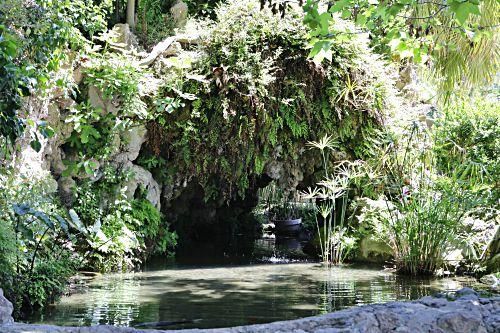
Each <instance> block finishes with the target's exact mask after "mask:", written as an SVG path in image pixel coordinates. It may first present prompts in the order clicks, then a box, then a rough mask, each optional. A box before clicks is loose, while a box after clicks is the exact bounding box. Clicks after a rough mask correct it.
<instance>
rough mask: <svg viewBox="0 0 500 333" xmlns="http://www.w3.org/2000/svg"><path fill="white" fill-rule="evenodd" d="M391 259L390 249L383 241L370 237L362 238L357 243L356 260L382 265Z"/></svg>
mask: <svg viewBox="0 0 500 333" xmlns="http://www.w3.org/2000/svg"><path fill="white" fill-rule="evenodd" d="M391 258H392V249H391V247H390V246H389V245H388V244H387V243H386V242H384V241H382V240H378V239H374V238H373V237H372V236H368V237H365V238H363V239H362V240H361V241H360V242H359V255H358V256H357V257H356V260H359V261H366V262H378V263H383V262H386V261H388V260H389V259H391Z"/></svg>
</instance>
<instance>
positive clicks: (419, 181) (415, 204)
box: [385, 123, 479, 275]
mask: <svg viewBox="0 0 500 333" xmlns="http://www.w3.org/2000/svg"><path fill="white" fill-rule="evenodd" d="M432 146H433V137H432V135H431V133H430V131H429V130H428V128H427V127H425V126H422V125H420V124H418V123H414V124H413V125H412V126H411V128H409V130H408V131H407V132H406V133H405V134H404V135H403V136H402V138H401V139H400V140H399V142H395V143H394V144H393V145H391V146H389V147H388V148H387V150H386V154H387V155H389V158H388V160H389V161H391V163H389V164H388V172H387V179H386V181H387V184H390V188H389V189H387V192H388V198H387V201H386V203H387V208H388V210H389V212H390V214H389V216H388V218H386V219H385V224H386V230H387V234H388V240H389V244H390V246H391V247H392V249H393V251H394V257H395V260H396V264H397V267H398V269H399V271H401V272H403V273H408V274H412V275H417V274H432V273H434V272H435V271H436V269H438V268H440V267H442V266H443V265H445V264H446V262H445V257H446V254H447V253H448V252H450V251H451V250H452V249H456V248H457V247H459V245H460V244H459V243H460V241H461V239H462V238H461V237H460V236H461V232H462V230H463V227H462V220H463V217H464V216H465V215H466V214H468V213H469V212H470V211H471V210H472V209H473V208H474V207H477V206H478V204H479V201H478V196H477V193H475V192H473V191H470V190H468V189H466V188H464V187H463V186H461V184H460V182H458V179H457V177H456V175H455V174H451V175H450V176H446V175H444V174H442V173H440V172H439V170H437V169H436V155H435V152H434V151H433V149H432Z"/></svg>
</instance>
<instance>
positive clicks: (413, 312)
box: [0, 288, 500, 333]
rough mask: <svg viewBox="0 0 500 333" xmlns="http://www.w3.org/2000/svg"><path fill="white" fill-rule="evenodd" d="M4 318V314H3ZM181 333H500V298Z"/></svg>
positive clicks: (85, 331) (38, 328)
mask: <svg viewBox="0 0 500 333" xmlns="http://www.w3.org/2000/svg"><path fill="white" fill-rule="evenodd" d="M1 304H2V303H1V299H0V305H1ZM0 313H2V311H1V309H0ZM0 323H1V321H0ZM0 332H2V333H20V332H47V333H52V332H54V333H55V332H61V333H63V332H64V333H67V332H68V333H69V332H72V333H94V332H95V333H97V332H99V333H139V332H144V333H145V332H151V333H154V332H158V333H159V332H179V331H158V330H157V331H155V330H137V329H133V328H123V327H122V328H120V327H114V326H93V327H57V326H49V325H28V324H20V323H16V324H7V325H3V326H1V325H0ZM182 332H186V333H194V332H207V333H222V332H227V333H253V332H255V333H257V332H259V333H277V332H283V333H284V332H296V333H299V332H300V333H305V332H318V333H319V332H325V333H326V332H330V333H335V332H338V333H340V332H345V333H347V332H350V333H382V332H408V333H424V332H428V333H431V332H432V333H494V332H500V296H495V297H491V298H482V297H480V296H479V295H478V294H477V293H476V292H475V291H473V290H471V289H468V288H464V289H462V290H460V291H458V292H456V293H455V294H454V295H453V296H449V297H448V298H446V297H444V296H443V295H437V296H436V297H430V296H427V297H423V298H421V299H419V300H417V301H412V302H390V303H386V304H372V305H365V306H361V307H355V308H351V309H347V310H343V311H338V312H333V313H329V314H326V315H322V316H317V317H309V318H303V319H298V320H290V321H280V322H275V323H271V324H261V325H250V326H240V327H232V328H221V329H207V330H203V329H191V330H183V331H182Z"/></svg>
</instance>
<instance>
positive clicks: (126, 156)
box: [113, 125, 147, 164]
mask: <svg viewBox="0 0 500 333" xmlns="http://www.w3.org/2000/svg"><path fill="white" fill-rule="evenodd" d="M146 134H147V129H146V127H145V126H144V125H139V126H134V127H132V128H130V129H129V130H128V131H126V132H125V133H123V134H122V137H121V139H120V138H118V142H114V143H113V145H114V146H115V145H117V144H118V146H119V145H120V144H121V147H120V149H119V153H118V154H117V155H116V156H115V157H114V158H113V160H114V161H116V162H118V163H121V164H125V163H127V162H133V161H135V160H136V159H137V157H138V156H139V152H140V151H141V146H142V144H143V143H144V142H145V141H146Z"/></svg>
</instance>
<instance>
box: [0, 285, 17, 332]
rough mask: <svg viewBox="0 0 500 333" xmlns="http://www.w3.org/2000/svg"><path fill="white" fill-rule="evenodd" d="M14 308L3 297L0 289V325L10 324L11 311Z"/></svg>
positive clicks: (11, 321) (11, 319)
mask: <svg viewBox="0 0 500 333" xmlns="http://www.w3.org/2000/svg"><path fill="white" fill-rule="evenodd" d="M13 310H14V307H13V306H12V303H11V302H10V301H9V300H8V299H7V298H5V297H4V296H3V290H2V289H1V288H0V325H5V324H12V323H13V322H14V319H13V318H12V311H13Z"/></svg>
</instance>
